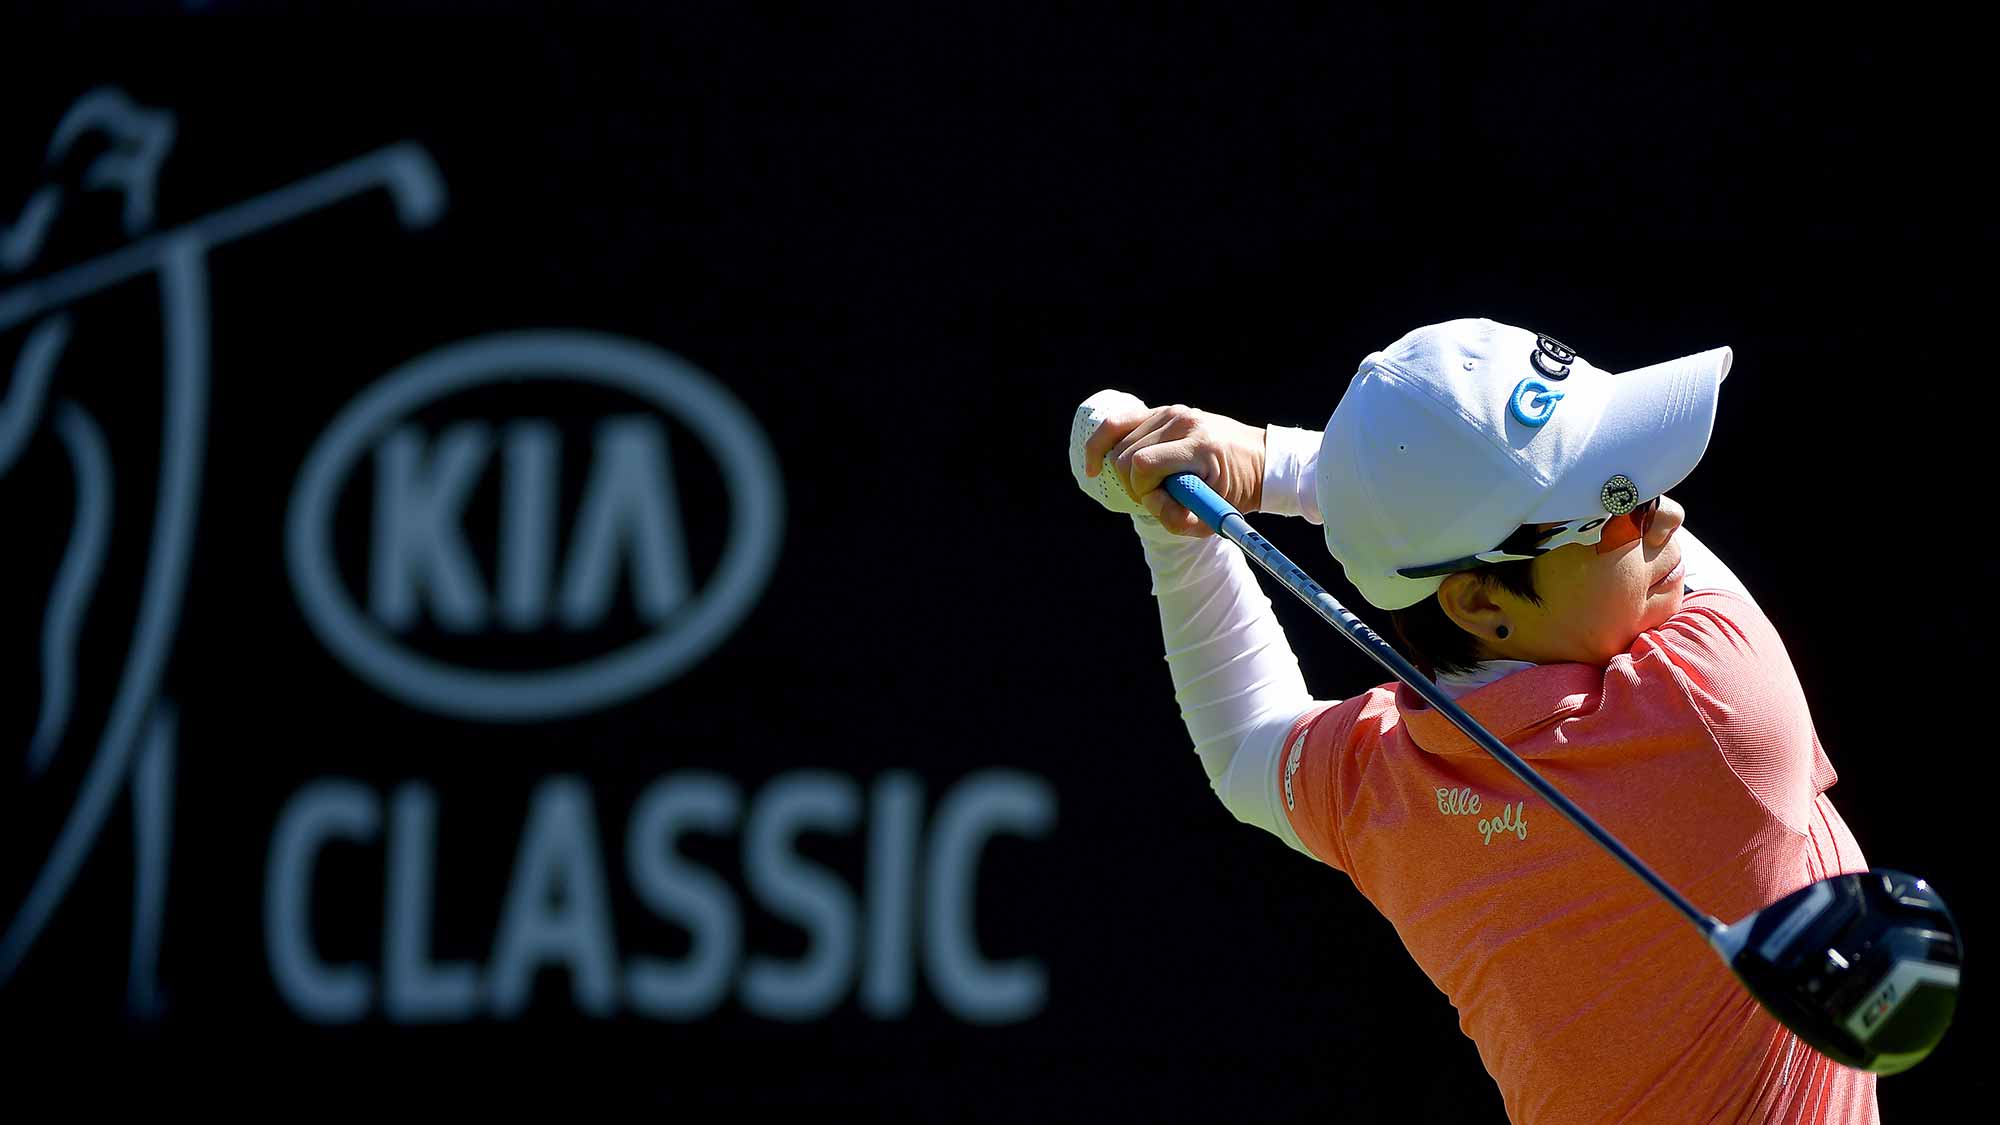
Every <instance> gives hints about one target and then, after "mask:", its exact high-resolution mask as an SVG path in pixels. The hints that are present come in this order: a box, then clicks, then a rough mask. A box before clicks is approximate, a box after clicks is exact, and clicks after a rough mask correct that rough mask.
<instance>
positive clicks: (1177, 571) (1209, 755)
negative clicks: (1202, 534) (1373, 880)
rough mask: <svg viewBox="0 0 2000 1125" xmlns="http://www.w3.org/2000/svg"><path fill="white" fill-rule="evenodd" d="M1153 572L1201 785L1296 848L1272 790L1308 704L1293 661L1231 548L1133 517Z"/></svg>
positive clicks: (1246, 568)
mask: <svg viewBox="0 0 2000 1125" xmlns="http://www.w3.org/2000/svg"><path fill="white" fill-rule="evenodd" d="M1132 523H1133V525H1134V528H1135V529H1136V530H1137V531H1138V532H1139V538H1140V540H1141V541H1142V542H1143V543H1144V544H1145V548H1146V564H1147V565H1148V566H1149V567H1151V568H1152V572H1153V596H1154V597H1155V599H1157V600H1158V602H1159V609H1160V633H1161V636H1162V638H1163V639H1164V640H1165V642H1166V654H1167V657H1166V658H1167V667H1168V669H1169V670H1170V671H1171V672H1172V673H1173V680H1174V699H1175V701H1176V702H1178V703H1179V704H1180V707H1181V720H1182V722H1184V723H1186V724H1187V730H1188V736H1189V737H1190V738H1191V739H1193V741H1194V748H1195V752H1196V753H1197V754H1199V755H1200V756H1201V764H1202V768H1203V769H1204V770H1205V771H1206V772H1207V773H1208V780H1209V785H1210V787H1211V788H1213V789H1214V790H1215V794H1216V796H1217V797H1219V798H1221V800H1222V803H1223V805H1224V806H1225V807H1226V808H1228V809H1229V811H1230V812H1231V813H1232V814H1234V815H1235V817H1236V819H1238V820H1240V821H1243V822H1244V823H1245V824H1254V825H1256V826H1257V827H1259V828H1262V829H1264V830H1266V831H1268V832H1271V833H1272V834H1274V835H1276V836H1277V837H1278V838H1279V839H1281V840H1283V841H1285V843H1287V844H1289V845H1291V846H1292V847H1293V848H1295V849H1297V850H1298V851H1300V852H1305V853H1306V854H1308V855H1310V854H1311V853H1310V852H1306V848H1305V846H1304V845H1303V844H1301V843H1300V842H1299V838H1298V835H1297V834H1296V833H1294V832H1293V831H1292V825H1291V821H1290V820H1288V819H1287V818H1286V816H1285V811H1284V805H1283V803H1282V800H1281V798H1280V797H1279V792H1278V787H1279V783H1278V759H1279V755H1280V754H1281V753H1283V750H1284V741H1285V735H1286V734H1287V733H1288V732H1289V731H1290V729H1291V725H1292V722H1293V720H1295V719H1297V718H1298V716H1299V715H1300V713H1302V712H1304V711H1305V710H1306V709H1307V708H1308V707H1310V706H1311V705H1312V702H1313V701H1312V697H1311V695H1310V694H1309V693H1308V692H1307V691H1306V686H1305V678H1304V677H1303V676H1301V675H1300V674H1299V664H1298V660H1297V658H1295V657H1294V656H1293V655H1292V648H1291V645H1290V644H1288V643H1287V642H1286V640H1285V633H1284V630H1283V629H1282V628H1280V627H1279V625H1278V619H1277V616H1276V615H1275V614H1273V613H1272V612H1271V600H1270V599H1269V598H1268V597H1266V596H1265V595H1264V591H1263V590H1262V588H1260V587H1259V586H1258V585H1257V578H1256V575H1255V574H1253V573H1252V572H1251V569H1250V563H1249V560H1247V559H1245V558H1244V557H1243V552H1242V551H1240V550H1238V549H1237V547H1236V545H1235V544H1233V543H1231V542H1229V541H1228V540H1226V539H1224V538H1222V537H1221V536H1214V537H1211V538H1205V539H1189V538H1183V537H1180V536H1176V535H1173V534H1171V533H1169V532H1167V531H1166V530H1165V529H1164V528H1162V527H1160V525H1159V524H1158V523H1156V522H1154V521H1153V520H1152V518H1151V517H1148V516H1134V517H1132Z"/></svg>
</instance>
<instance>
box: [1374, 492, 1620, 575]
mask: <svg viewBox="0 0 2000 1125" xmlns="http://www.w3.org/2000/svg"><path fill="white" fill-rule="evenodd" d="M1659 510H1660V498H1659V497H1657V496H1655V497H1653V498H1652V499H1651V500H1648V501H1646V502H1645V503H1644V504H1641V505H1639V506H1638V507H1636V508H1634V509H1632V510H1631V511H1629V512H1626V513H1625V514H1624V515H1620V516H1596V517H1593V518H1591V519H1587V520H1584V521H1582V522H1580V523H1565V524H1558V525H1556V526H1554V527H1544V526H1540V525H1537V524H1523V525H1522V526H1521V527H1520V529H1519V530H1517V531H1515V532H1514V534H1512V535H1509V536H1508V537H1507V540H1506V542H1504V543H1501V544H1500V545H1499V546H1498V547H1495V548H1493V549H1492V550H1490V551H1481V552H1479V553H1478V554H1476V555H1461V556H1460V557H1458V558H1455V559H1452V560H1451V561H1449V562H1441V563H1433V564H1431V565H1430V566H1406V567H1400V568H1398V569H1397V571H1396V573H1397V574H1400V575H1402V576H1403V577H1405V578H1436V577H1438V576H1440V575H1445V574H1457V573H1458V572H1459V571H1461V570H1473V569H1475V568H1478V567H1482V566H1486V565H1487V564H1489V563H1501V562H1515V561H1518V560H1520V559H1532V558H1534V557H1535V556H1537V555H1546V554H1548V553H1549V552H1550V551H1553V550H1555V549H1556V548H1557V547H1567V546H1569V545H1570V544H1572V543H1586V544H1596V546H1597V553H1598V554H1600V555H1604V554H1609V553H1610V552H1612V551H1615V550H1617V549H1618V548H1620V547H1623V546H1624V545H1625V544H1627V543H1633V542H1637V541H1638V540H1639V539H1640V538H1641V537H1642V536H1644V535H1645V534H1646V529H1647V528H1649V527H1651V526H1652V523H1653V514H1654V513H1655V512H1658V511H1659Z"/></svg>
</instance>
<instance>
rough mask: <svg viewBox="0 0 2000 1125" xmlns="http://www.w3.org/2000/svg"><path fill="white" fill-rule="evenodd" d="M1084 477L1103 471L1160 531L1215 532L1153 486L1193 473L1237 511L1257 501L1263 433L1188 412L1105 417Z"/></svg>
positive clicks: (1088, 445)
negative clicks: (1160, 527)
mask: <svg viewBox="0 0 2000 1125" xmlns="http://www.w3.org/2000/svg"><path fill="white" fill-rule="evenodd" d="M1083 472H1084V475H1085V476H1087V477H1093V478H1094V477H1096V476H1098V475H1099V474H1100V473H1104V472H1110V473H1113V474H1115V475H1116V476H1117V478H1118V480H1119V483H1121V484H1123V485H1124V486H1125V490H1126V491H1127V492H1128V493H1129V494H1131V495H1132V496H1134V497H1136V498H1137V499H1138V501H1139V503H1140V505H1141V506H1143V507H1144V508H1145V509H1146V511H1147V512H1148V513H1150V514H1151V515H1152V517H1153V518H1154V519H1156V520H1158V521H1159V522H1160V525H1161V526H1162V527H1164V528H1166V529H1167V530H1168V531H1171V532H1173V533H1174V534H1176V535H1189V536H1203V535H1213V534H1214V532H1212V531H1210V530H1209V529H1208V526H1207V525H1206V524H1204V523H1202V522H1201V520H1200V519H1198V518H1197V517H1196V516H1195V514H1194V513H1193V512H1190V511H1188V510H1187V509H1186V508H1183V507H1181V505H1180V504H1179V503H1178V502H1177V501H1175V500H1174V498H1173V497H1171V496H1169V495H1167V493H1166V491H1165V490H1163V489H1162V488H1161V487H1160V485H1161V483H1162V482H1163V481H1165V480H1166V479H1167V478H1168V477H1170V476H1173V475H1174V474H1175V473H1193V474H1194V475H1195V476H1198V477H1200V478H1201V479H1202V480H1203V481H1204V482H1206V483H1207V484H1208V486H1209V487H1210V488H1212V489H1214V490H1215V491H1216V492H1217V493H1220V494H1221V496H1222V498H1223V499H1224V500H1227V501H1229V502H1230V503H1231V504H1233V505H1235V506H1236V508H1237V509H1238V510H1240V511H1245V512H1254V511H1256V510H1257V506H1258V504H1259V503H1260V502H1261V501H1262V500H1263V496H1264V431H1263V429H1262V428H1261V427H1257V426H1246V425H1244V424H1243V423H1241V422H1238V421H1237V420H1236V419H1234V418H1229V417H1225V416H1223V415H1221V414H1210V413H1208V412H1206V411H1202V410H1196V409H1194V408H1193V407H1188V406H1162V407H1157V408H1154V409H1151V410H1144V409H1139V408H1135V407H1128V408H1126V409H1122V410H1116V409H1114V410H1112V411H1109V412H1107V413H1106V414H1105V415H1104V416H1103V419H1102V423H1101V424H1100V425H1099V426H1098V427H1097V429H1096V431H1095V432H1094V433H1092V434H1091V435H1090V438H1089V440H1087V441H1086V442H1085V443H1084V448H1083Z"/></svg>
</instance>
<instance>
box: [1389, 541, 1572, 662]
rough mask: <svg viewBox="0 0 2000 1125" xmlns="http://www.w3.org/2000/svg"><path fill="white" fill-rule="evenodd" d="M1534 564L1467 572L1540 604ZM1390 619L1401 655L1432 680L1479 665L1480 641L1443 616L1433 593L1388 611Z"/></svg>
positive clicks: (1500, 565) (1528, 561) (1497, 565)
mask: <svg viewBox="0 0 2000 1125" xmlns="http://www.w3.org/2000/svg"><path fill="white" fill-rule="evenodd" d="M1534 562H1535V560H1533V559H1516V560H1514V561H1513V562H1503V563H1493V564H1492V565H1490V566H1482V567H1480V568H1478V569H1477V570H1470V571H1467V572H1466V573H1468V574H1471V575H1472V576H1474V577H1475V578H1477V579H1478V580H1479V581H1481V582H1484V583H1487V584H1489V585H1498V586H1499V587H1500V588H1501V589H1504V590H1506V591H1508V592H1509V593H1511V594H1513V595H1515V596H1516V597H1521V598H1526V599H1527V600H1528V601H1530V602H1533V603H1534V604H1536V605H1540V604H1542V599H1541V596H1540V595H1538V594H1536V593H1535V577H1534V574H1533V572H1532V571H1531V570H1530V569H1529V568H1530V567H1532V566H1533V565H1534ZM1389 620H1390V622H1391V623H1393V624H1394V625H1395V626H1396V637H1397V639H1398V640H1400V641H1402V642H1403V654H1404V655H1405V656H1408V657H1409V658H1410V663H1412V664H1415V665H1416V666H1417V668H1418V669H1419V670H1421V671H1422V672H1423V673H1424V674H1425V675H1427V676H1429V677H1431V678H1432V679H1436V678H1437V677H1438V675H1439V674H1440V673H1443V672H1470V671H1472V666H1473V665H1475V664H1477V663H1479V638H1478V637H1475V636H1473V635H1472V634H1471V633H1468V632H1466V631H1465V630H1464V629H1463V628H1461V627H1459V624H1458V623H1457V622H1456V621H1453V620H1452V619H1451V618H1450V617H1448V616H1446V615H1445V612H1444V607H1443V606H1441V605H1439V604H1438V599H1437V595H1436V594H1432V595H1431V596H1429V597H1427V598H1425V599H1424V600H1423V601H1420V602H1418V603H1417V604H1415V605H1413V606H1409V607H1407V608H1404V609H1396V610H1391V611H1389Z"/></svg>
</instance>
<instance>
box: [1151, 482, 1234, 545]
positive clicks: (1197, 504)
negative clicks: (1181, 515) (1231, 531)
mask: <svg viewBox="0 0 2000 1125" xmlns="http://www.w3.org/2000/svg"><path fill="white" fill-rule="evenodd" d="M1164 487H1165V488H1166V490H1167V495H1169V496H1171V497H1173V498H1174V499H1175V500H1178V501H1179V502H1180V505H1181V507H1183V508H1186V509H1187V510H1188V511H1190V512H1193V513H1194V514H1195V516H1196V518H1198V519H1200V520H1201V522H1203V523H1205V524H1207V525H1208V526H1209V527H1210V528H1212V529H1213V530H1215V531H1221V530H1222V521H1223V519H1224V518H1225V517H1227V516H1237V517H1239V518H1240V517H1241V516H1242V513H1241V512H1238V511H1237V510H1236V509H1235V507H1233V506H1232V505H1231V504H1230V503H1229V501H1227V500H1224V499H1223V498H1222V497H1221V496H1219V495H1217V493H1216V491H1215V490H1214V489H1212V488H1210V487H1208V482H1207V481H1204V480H1202V479H1201V478H1200V477H1198V476H1195V475H1194V474H1193V473H1175V474H1174V475H1173V476H1170V477H1168V478H1167V483H1166V485H1165V486H1164Z"/></svg>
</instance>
